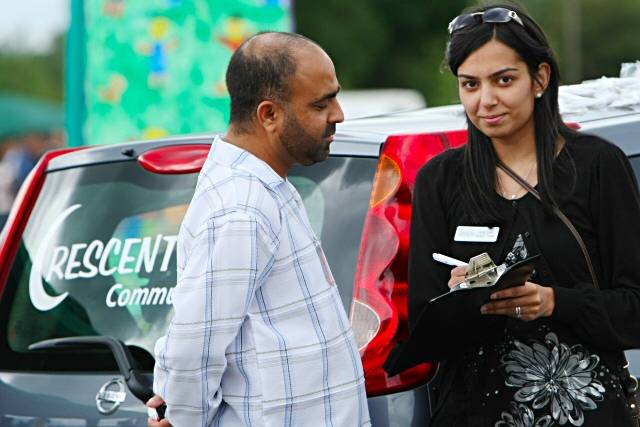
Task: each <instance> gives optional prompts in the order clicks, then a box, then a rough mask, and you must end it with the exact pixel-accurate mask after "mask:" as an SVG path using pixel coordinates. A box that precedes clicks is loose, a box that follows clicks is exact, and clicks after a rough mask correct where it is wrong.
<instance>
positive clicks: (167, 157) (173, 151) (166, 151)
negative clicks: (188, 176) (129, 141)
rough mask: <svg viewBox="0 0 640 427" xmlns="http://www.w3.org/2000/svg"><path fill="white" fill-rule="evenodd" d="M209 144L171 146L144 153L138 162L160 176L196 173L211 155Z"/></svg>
mask: <svg viewBox="0 0 640 427" xmlns="http://www.w3.org/2000/svg"><path fill="white" fill-rule="evenodd" d="M210 148H211V145H209V144H186V145H170V146H167V147H160V148H154V149H152V150H149V151H146V152H144V153H142V154H141V155H140V156H139V157H138V162H139V163H140V164H141V165H142V167H143V168H145V169H147V170H148V171H151V172H154V173H159V174H181V173H194V172H199V171H200V169H202V165H203V164H204V161H205V160H206V159H207V155H208V154H209V149H210Z"/></svg>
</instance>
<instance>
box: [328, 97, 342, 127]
mask: <svg viewBox="0 0 640 427" xmlns="http://www.w3.org/2000/svg"><path fill="white" fill-rule="evenodd" d="M333 104H334V106H333V110H332V111H331V114H330V115H329V123H342V122H343V121H344V112H343V111H342V106H341V105H340V102H338V98H334V102H333Z"/></svg>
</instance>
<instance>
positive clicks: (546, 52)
mask: <svg viewBox="0 0 640 427" xmlns="http://www.w3.org/2000/svg"><path fill="white" fill-rule="evenodd" d="M494 7H503V8H506V9H509V10H512V11H514V12H516V13H517V14H518V16H519V17H520V18H521V19H522V22H523V24H524V26H522V25H520V24H519V23H517V22H515V21H513V20H511V21H509V22H506V23H498V24H493V23H483V22H482V19H481V17H479V16H478V18H477V19H476V22H477V23H476V24H473V25H469V26H467V27H464V28H462V29H460V30H458V31H455V32H454V33H453V34H452V35H451V37H450V40H449V43H448V44H447V50H446V57H445V60H446V61H447V62H448V66H449V69H450V70H451V72H452V73H453V74H454V75H455V76H457V75H458V68H459V67H460V65H461V64H462V63H463V62H464V61H465V60H466V59H467V58H468V57H469V55H471V53H473V52H474V51H476V50H477V49H479V48H480V47H482V46H484V45H485V44H486V43H488V42H490V41H491V40H497V41H499V42H501V43H503V44H505V45H506V46H509V47H510V48H511V49H513V50H514V51H516V53H517V54H518V55H519V57H520V58H521V59H522V60H523V61H524V62H525V63H526V64H527V68H528V70H529V74H530V75H531V77H532V78H534V79H536V76H537V73H538V66H539V65H540V64H542V63H545V62H546V63H547V64H549V67H550V69H551V70H550V79H549V85H548V86H547V88H546V89H545V91H544V95H543V96H542V97H541V98H536V99H535V104H534V122H535V135H536V157H537V159H538V190H539V192H540V196H541V197H542V200H543V204H544V206H545V207H546V208H550V207H551V206H552V205H553V204H555V203H556V201H557V200H556V199H557V197H556V195H555V194H554V193H555V182H554V179H555V178H556V177H555V176H554V170H553V162H554V158H555V155H556V147H557V145H556V144H557V141H558V137H559V136H571V135H573V134H574V133H575V132H574V131H573V130H571V129H570V128H569V127H567V126H566V125H565V124H564V122H563V121H562V119H561V117H560V111H559V107H558V85H559V83H558V81H559V78H560V75H559V70H558V63H557V61H556V58H555V56H554V54H553V51H552V49H551V47H550V46H549V42H548V41H547V37H546V36H545V34H544V32H543V31H542V28H540V26H539V25H538V24H537V23H536V22H535V21H534V20H533V19H532V18H531V17H530V16H529V15H528V14H527V13H526V12H525V11H524V9H523V8H522V7H521V6H519V5H518V4H517V3H515V2H501V3H492V4H488V5H483V6H480V7H476V8H472V9H469V10H465V11H464V13H473V12H482V11H485V10H487V9H491V8H494ZM467 124H468V128H469V141H468V143H467V145H466V147H465V153H464V182H465V189H464V194H463V197H464V198H465V199H466V200H465V201H466V202H467V203H464V205H465V206H467V209H468V212H466V214H467V216H468V217H469V219H470V220H475V221H481V220H486V219H492V220H499V219H500V218H501V215H500V213H499V210H498V208H497V206H496V197H495V186H496V162H497V156H496V153H495V151H494V149H493V145H492V144H491V140H490V138H489V137H488V136H486V135H485V134H484V133H482V132H481V131H480V130H479V129H478V128H477V127H476V126H474V124H473V123H472V122H471V120H470V119H469V117H468V116H467ZM570 175H571V176H573V174H570Z"/></svg>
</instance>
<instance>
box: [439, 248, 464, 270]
mask: <svg viewBox="0 0 640 427" xmlns="http://www.w3.org/2000/svg"><path fill="white" fill-rule="evenodd" d="M432 256H433V259H434V260H436V261H438V262H441V263H443V264H447V265H452V266H455V267H459V266H461V265H467V263H466V262H464V261H460V260H459V259H455V258H451V257H450V256H446V255H442V254H439V253H437V252H434V253H433V254H432Z"/></svg>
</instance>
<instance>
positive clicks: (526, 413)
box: [495, 402, 553, 427]
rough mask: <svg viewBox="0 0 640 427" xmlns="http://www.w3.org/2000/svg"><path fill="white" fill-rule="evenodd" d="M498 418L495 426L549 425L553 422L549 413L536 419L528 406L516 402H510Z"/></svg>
mask: <svg viewBox="0 0 640 427" xmlns="http://www.w3.org/2000/svg"><path fill="white" fill-rule="evenodd" d="M500 418H501V420H500V421H498V422H497V423H496V425H495V427H550V426H551V424H553V419H552V418H551V416H550V415H545V416H544V417H542V418H540V419H539V420H536V419H535V417H534V414H533V411H532V410H531V409H530V408H528V407H527V406H525V405H523V404H522V403H516V402H511V405H510V408H509V411H503V412H502V414H500Z"/></svg>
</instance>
